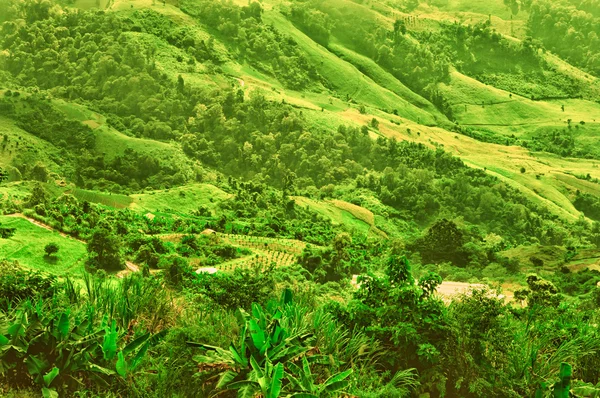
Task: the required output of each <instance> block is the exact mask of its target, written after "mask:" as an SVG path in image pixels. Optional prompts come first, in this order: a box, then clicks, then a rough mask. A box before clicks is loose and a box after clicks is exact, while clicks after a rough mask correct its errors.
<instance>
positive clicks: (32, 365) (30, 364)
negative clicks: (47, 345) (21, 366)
mask: <svg viewBox="0 0 600 398" xmlns="http://www.w3.org/2000/svg"><path fill="white" fill-rule="evenodd" d="M26 363H27V370H29V374H30V375H32V376H36V375H39V374H40V373H42V372H43V371H44V370H45V369H46V368H47V367H48V363H47V362H46V361H43V360H41V359H38V358H37V357H36V356H35V355H30V356H29V357H27V360H26Z"/></svg>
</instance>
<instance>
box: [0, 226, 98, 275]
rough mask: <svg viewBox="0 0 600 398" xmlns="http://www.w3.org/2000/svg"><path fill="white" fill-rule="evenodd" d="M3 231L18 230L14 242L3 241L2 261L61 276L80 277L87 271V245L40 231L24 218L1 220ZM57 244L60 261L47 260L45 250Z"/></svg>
mask: <svg viewBox="0 0 600 398" xmlns="http://www.w3.org/2000/svg"><path fill="white" fill-rule="evenodd" d="M0 223H1V224H2V226H3V227H9V228H16V229H17V231H16V234H15V235H14V236H13V237H11V238H10V239H0V258H2V259H8V260H17V261H18V262H19V263H20V264H21V265H23V266H25V267H27V268H30V269H35V270H39V271H44V272H49V273H51V274H54V275H57V276H79V275H81V274H82V273H83V271H84V265H83V262H84V260H85V257H86V245H85V244H83V243H81V242H79V241H76V240H75V239H71V238H66V237H63V236H61V235H60V234H59V233H58V232H53V231H49V230H47V229H44V228H42V227H38V226H37V225H34V224H32V223H30V222H29V221H27V220H25V219H23V218H17V217H6V216H0ZM48 243H56V244H57V245H58V246H59V248H60V250H59V252H58V256H57V257H58V258H57V260H56V261H53V260H48V259H47V258H45V257H44V256H45V254H44V247H45V246H46V245H47V244H48Z"/></svg>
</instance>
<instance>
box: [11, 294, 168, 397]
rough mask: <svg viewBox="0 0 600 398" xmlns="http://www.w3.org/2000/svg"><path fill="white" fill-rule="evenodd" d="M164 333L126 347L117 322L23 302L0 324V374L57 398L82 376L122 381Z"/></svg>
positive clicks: (90, 311)
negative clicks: (63, 387) (25, 380)
mask: <svg viewBox="0 0 600 398" xmlns="http://www.w3.org/2000/svg"><path fill="white" fill-rule="evenodd" d="M52 305H53V304H52V303H51V304H50V306H52ZM163 334H164V332H163V333H160V334H157V335H154V336H151V335H150V334H149V333H147V334H145V335H143V336H141V337H138V338H136V339H135V340H133V341H132V342H130V343H128V344H125V343H126V342H125V338H124V337H125V336H124V332H121V331H119V330H118V328H117V326H116V323H115V321H114V320H113V321H112V322H110V323H109V322H108V319H107V317H104V318H103V319H102V321H101V322H97V321H96V319H95V316H94V308H93V307H88V308H86V309H84V310H83V311H80V312H79V313H78V314H77V315H75V316H73V315H72V314H71V312H70V311H69V310H67V311H57V310H52V308H48V306H45V305H43V303H42V302H38V303H37V304H35V305H33V304H31V303H30V302H25V303H23V304H22V305H21V306H20V307H19V309H18V311H16V312H15V313H14V314H13V315H12V316H9V317H8V319H7V320H5V322H4V323H0V374H5V373H6V372H7V371H8V370H13V372H14V373H13V374H16V375H17V377H19V378H29V379H31V380H33V382H34V383H36V384H37V385H39V386H41V387H42V394H43V396H44V397H51V398H55V397H58V393H57V391H56V389H55V388H54V386H56V385H67V386H68V385H72V386H77V385H79V383H80V382H81V381H80V379H81V378H84V379H88V380H91V381H96V382H97V383H100V384H103V385H107V384H109V383H110V382H113V381H115V380H119V379H118V376H121V378H126V377H127V376H128V374H129V373H130V372H133V371H134V370H136V368H137V367H138V366H139V364H140V362H141V360H142V358H143V357H144V355H145V354H146V352H147V350H148V348H149V346H150V345H152V344H154V343H155V342H156V341H157V340H158V339H159V338H161V337H162V336H163ZM121 347H122V348H121ZM119 348H121V349H119ZM117 375H118V376H117ZM115 376H117V378H115Z"/></svg>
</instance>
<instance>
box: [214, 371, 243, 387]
mask: <svg viewBox="0 0 600 398" xmlns="http://www.w3.org/2000/svg"><path fill="white" fill-rule="evenodd" d="M237 375H238V374H237V373H236V372H234V371H231V370H228V371H226V372H223V373H222V374H221V377H219V381H218V382H217V388H225V387H227V385H228V384H229V383H231V381H232V380H233V379H235V378H236V377H237Z"/></svg>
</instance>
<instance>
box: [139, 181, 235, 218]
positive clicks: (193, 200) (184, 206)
mask: <svg viewBox="0 0 600 398" xmlns="http://www.w3.org/2000/svg"><path fill="white" fill-rule="evenodd" d="M229 196H230V194H228V193H227V192H224V191H222V190H221V189H219V188H217V187H215V186H214V185H211V184H191V185H186V186H183V187H178V188H172V189H169V190H162V191H151V192H150V193H144V194H136V195H131V198H132V200H133V202H132V203H131V204H130V208H131V209H133V210H141V211H160V212H165V211H167V212H169V211H174V212H178V213H190V212H192V211H194V210H198V207H200V206H206V207H208V208H209V209H211V208H213V207H214V206H216V204H217V203H218V202H220V201H221V200H224V199H227V198H228V197H229Z"/></svg>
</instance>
